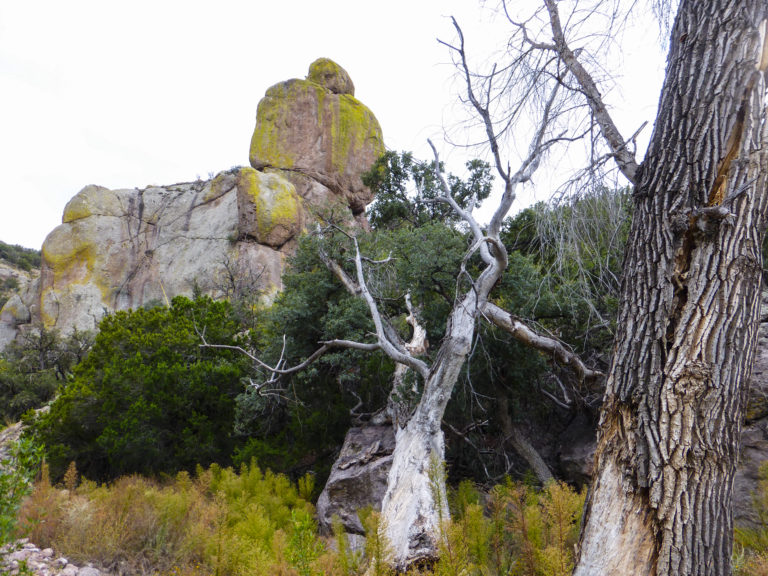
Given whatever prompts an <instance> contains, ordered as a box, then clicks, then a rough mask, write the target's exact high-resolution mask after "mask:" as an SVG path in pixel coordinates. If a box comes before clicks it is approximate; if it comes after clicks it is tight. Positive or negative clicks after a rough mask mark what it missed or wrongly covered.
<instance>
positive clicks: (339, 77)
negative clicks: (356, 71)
mask: <svg viewBox="0 0 768 576" xmlns="http://www.w3.org/2000/svg"><path fill="white" fill-rule="evenodd" d="M307 80H309V81H310V82H314V83H315V84H320V86H322V87H324V88H327V89H328V90H330V91H331V92H333V93H334V94H348V95H349V96H354V95H355V85H354V84H353V83H352V78H350V77H349V74H347V71H346V70H344V68H342V67H341V66H339V65H338V64H336V62H334V61H333V60H331V59H329V58H318V59H317V60H315V61H314V62H312V64H310V65H309V74H307Z"/></svg>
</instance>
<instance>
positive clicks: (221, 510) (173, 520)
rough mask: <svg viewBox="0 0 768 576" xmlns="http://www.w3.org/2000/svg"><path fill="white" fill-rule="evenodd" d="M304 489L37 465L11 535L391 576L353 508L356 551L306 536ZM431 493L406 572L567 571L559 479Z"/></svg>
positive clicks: (147, 564)
mask: <svg viewBox="0 0 768 576" xmlns="http://www.w3.org/2000/svg"><path fill="white" fill-rule="evenodd" d="M431 474H432V475H433V476H434V477H435V479H436V480H437V479H438V475H439V474H444V470H443V469H442V468H441V467H438V466H437V465H435V466H434V469H433V470H432V471H431ZM313 491H314V487H313V486H312V481H311V477H305V478H304V479H303V480H302V481H301V482H300V483H299V485H295V484H292V483H291V482H290V481H289V480H288V478H286V477H285V476H282V475H280V474H274V473H272V472H270V471H269V470H267V471H262V470H260V469H259V468H258V466H256V465H255V464H254V463H252V464H251V465H250V466H243V467H241V469H240V471H239V472H235V471H234V470H232V469H230V468H221V467H220V466H217V465H212V466H211V467H210V468H208V469H202V468H198V470H197V472H196V474H195V475H194V477H193V476H190V474H188V473H186V472H181V473H179V474H178V475H177V476H176V477H175V478H173V479H170V480H167V481H166V482H164V483H159V482H156V481H152V480H148V479H146V478H142V477H139V476H126V477H123V478H120V479H118V480H116V481H115V482H114V483H113V484H111V485H109V486H106V485H96V484H95V483H93V482H89V481H88V480H85V479H82V478H80V477H79V476H78V474H77V470H76V469H75V468H74V467H70V468H69V470H68V471H67V473H66V474H65V476H64V481H63V484H62V485H61V486H58V487H55V486H52V485H51V482H50V478H49V475H48V470H47V467H46V466H43V469H42V472H41V478H40V480H39V481H38V482H37V484H36V485H35V489H34V491H33V493H32V494H31V495H30V496H29V497H28V498H27V499H26V501H25V502H24V504H23V506H22V508H21V512H20V515H19V527H20V529H19V534H21V533H22V532H23V533H24V534H25V535H28V536H29V537H30V538H31V539H32V541H34V542H35V543H36V544H38V545H39V546H45V547H49V546H50V547H52V548H54V549H56V551H57V552H58V553H59V554H62V555H64V556H67V557H68V558H70V559H71V560H72V561H74V562H86V561H90V562H94V563H98V564H99V565H100V566H101V567H102V568H104V569H106V570H108V571H110V572H115V573H120V574H149V573H152V574H160V575H162V576H230V575H232V576H234V575H240V574H254V575H261V574H264V575H267V574H269V575H275V576H320V575H324V576H325V575H327V576H359V575H361V574H363V573H364V572H365V573H366V574H368V575H369V576H391V575H392V574H393V571H392V569H391V568H390V566H389V564H388V560H389V559H390V557H391V549H390V547H389V544H388V542H387V539H386V536H385V529H384V528H385V527H384V525H383V522H382V520H381V517H380V515H379V513H378V512H376V511H374V510H371V509H367V510H363V511H361V512H360V517H361V520H362V522H363V525H364V526H365V528H366V534H367V538H366V546H365V555H364V556H363V554H361V553H359V552H354V551H352V550H350V547H349V543H348V540H347V535H346V534H344V532H343V529H342V527H341V524H340V523H339V522H337V523H336V525H335V526H334V533H335V540H336V547H335V548H336V550H335V551H334V550H332V549H331V548H332V547H331V546H330V545H329V543H327V542H325V541H324V540H323V539H321V538H319V537H318V535H317V528H316V525H315V521H314V509H313V507H312V505H311V504H310V503H309V502H308V501H307V500H306V499H305V498H304V496H308V495H309V494H311V493H313ZM435 496H436V500H437V502H438V504H439V505H440V506H441V508H442V509H443V510H444V511H445V514H444V516H443V520H442V523H441V528H440V531H439V535H438V547H439V552H440V559H439V560H438V561H436V562H435V563H434V564H433V566H432V567H431V569H429V570H428V569H427V568H425V567H422V568H421V569H413V570H411V571H410V572H409V574H410V575H411V576H428V575H430V574H431V575H435V576H500V575H502V574H504V575H506V574H515V575H531V576H563V575H565V574H569V573H570V571H571V570H572V567H573V557H572V550H573V544H574V542H575V538H576V535H577V530H578V522H579V517H580V514H581V507H582V505H583V498H584V496H583V494H577V493H576V492H574V491H573V490H572V489H571V488H569V487H568V486H566V485H564V484H561V483H551V484H549V485H547V486H546V487H545V488H544V489H542V490H539V491H537V490H534V489H532V488H530V487H528V486H525V485H522V484H515V483H512V482H507V483H505V484H502V485H500V486H497V487H496V488H494V489H493V490H492V491H491V493H490V494H489V495H488V494H485V495H483V494H481V493H480V492H479V491H478V490H477V489H476V488H475V487H474V486H473V485H472V484H471V483H469V482H465V483H462V484H460V485H459V486H458V488H457V489H456V490H452V491H450V493H449V494H448V495H445V494H444V493H436V494H435ZM446 504H449V505H450V509H451V513H452V519H449V518H448V515H447V510H448V506H447V505H446ZM364 558H368V559H370V564H369V565H366V562H365V560H364ZM750 574H752V573H750ZM754 574H758V572H754Z"/></svg>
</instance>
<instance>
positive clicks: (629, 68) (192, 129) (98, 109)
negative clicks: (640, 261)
mask: <svg viewBox="0 0 768 576" xmlns="http://www.w3.org/2000/svg"><path fill="white" fill-rule="evenodd" d="M493 5H494V4H493V3H492V2H488V6H493ZM450 15H453V16H455V17H456V18H457V20H458V21H459V22H460V24H461V25H462V27H463V28H464V30H465V33H466V36H467V43H468V49H470V50H473V51H474V52H475V53H477V54H483V53H490V52H491V51H492V50H494V49H496V48H498V47H500V46H503V39H504V34H505V26H504V22H503V20H502V19H501V18H497V17H496V16H495V15H494V13H493V10H490V9H488V8H485V9H484V8H482V7H481V3H480V2H475V1H473V0H408V1H406V0H389V1H387V2H375V3H374V2H367V1H363V0H323V1H316V0H315V1H310V0H306V1H304V0H294V1H292V2H282V3H279V2H262V1H259V0H250V1H244V0H218V1H217V2H211V1H195V0H186V1H175V0H172V1H171V0H149V1H146V0H131V1H130V2H117V1H114V0H94V1H85V0H66V1H63V0H0V171H2V184H1V185H2V191H1V192H0V240H2V241H4V242H8V243H13V244H21V245H23V246H27V247H33V248H39V247H40V246H41V244H42V242H43V240H44V238H45V236H46V235H47V234H48V233H49V232H50V231H51V230H52V229H53V228H54V227H55V226H57V225H58V224H59V223H60V222H61V214H62V211H63V208H64V205H65V204H66V202H67V201H68V200H69V199H70V198H71V197H72V196H73V195H74V194H76V193H77V192H78V191H79V190H80V189H81V188H83V187H84V186H85V185H87V184H99V185H102V186H107V187H109V188H133V187H145V186H147V185H149V184H172V183H175V182H184V181H191V180H195V179H197V178H198V177H202V178H206V177H207V176H208V174H209V173H216V172H218V171H220V170H224V169H228V168H230V167H232V166H235V165H246V164H247V163H248V147H249V142H250V137H251V132H252V130H253V126H254V121H255V113H256V106H257V104H258V102H259V100H260V99H261V97H262V96H263V95H264V92H265V91H266V89H267V88H268V87H269V86H271V85H273V84H275V83H277V82H280V81H282V80H286V79H288V78H303V77H304V76H305V75H306V73H307V68H308V66H309V64H310V63H311V62H312V61H313V60H315V59H316V58H318V57H321V56H322V57H328V58H332V59H333V60H335V61H336V62H338V63H339V64H340V65H341V66H343V67H344V68H345V69H346V70H347V71H348V72H349V74H350V76H351V77H352V80H353V81H354V83H355V87H356V96H357V97H358V98H359V99H360V100H361V101H362V102H363V103H364V104H366V105H367V106H368V107H369V108H370V109H371V110H372V111H373V113H374V114H375V115H376V117H377V118H378V119H379V122H380V123H381V125H382V129H383V132H384V139H385V142H386V144H387V146H388V147H389V148H391V149H395V150H403V149H406V150H413V151H414V152H416V153H417V155H419V156H421V157H425V158H426V157H428V153H427V150H428V148H427V147H426V139H427V138H432V139H433V140H435V142H436V144H437V145H438V148H439V149H440V150H441V154H442V155H443V157H444V158H447V159H448V160H449V162H450V164H451V166H461V165H462V163H463V160H464V158H465V157H467V152H466V151H464V150H455V149H453V148H452V147H451V146H449V145H448V144H445V143H444V141H443V129H444V128H446V129H454V128H455V127H456V126H457V124H458V123H459V122H460V120H461V119H462V116H461V110H460V108H459V107H458V106H456V102H457V93H458V91H459V90H460V89H461V85H460V84H459V83H458V82H457V81H456V79H455V76H454V69H453V68H452V66H451V65H450V57H449V54H448V52H447V50H446V48H445V47H444V46H441V45H440V44H438V42H437V41H436V38H437V37H440V38H445V39H449V40H450V39H452V38H453V28H452V26H451V23H450V20H449V18H448V16H450ZM646 28H648V29H646ZM657 38H658V29H657V28H655V24H653V23H651V24H649V25H647V26H642V25H641V26H639V27H637V29H636V30H634V31H632V32H630V33H629V34H628V35H627V38H626V39H625V42H624V51H623V53H622V55H621V56H620V60H617V62H618V63H619V65H620V67H621V69H622V70H624V71H625V74H624V78H623V79H622V81H621V84H620V88H616V89H614V90H612V91H611V92H610V93H609V94H608V96H607V98H608V100H609V102H610V103H611V105H612V107H613V109H614V111H615V113H616V116H617V118H618V122H619V124H620V127H621V128H622V129H623V131H624V133H625V134H627V135H628V134H631V133H632V132H634V130H636V129H637V127H638V126H639V125H640V124H641V123H642V121H643V120H649V121H651V122H652V120H653V117H654V115H655V109H656V104H657V100H658V92H659V89H660V81H661V77H662V76H661V75H662V71H663V63H664V62H663V56H662V55H661V53H660V50H659V48H658V47H657V45H658V41H657ZM617 58H618V56H617ZM454 134H455V132H454ZM649 135H650V130H647V132H646V134H645V136H646V137H647V136H649Z"/></svg>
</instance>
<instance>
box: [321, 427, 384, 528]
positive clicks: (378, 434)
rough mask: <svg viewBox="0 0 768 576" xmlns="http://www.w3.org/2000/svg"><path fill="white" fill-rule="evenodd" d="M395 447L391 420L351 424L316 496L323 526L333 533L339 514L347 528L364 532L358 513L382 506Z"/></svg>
mask: <svg viewBox="0 0 768 576" xmlns="http://www.w3.org/2000/svg"><path fill="white" fill-rule="evenodd" d="M394 449H395V430H394V428H393V427H392V425H391V424H385V425H381V426H373V425H369V426H363V427H360V428H350V430H349V432H347V436H346V438H345V439H344V445H343V446H342V448H341V452H340V453H339V457H338V458H337V459H336V462H334V463H333V468H332V469H331V474H330V476H329V478H328V482H326V484H325V488H324V489H323V492H322V493H321V494H320V498H319V499H318V500H317V520H318V523H319V525H320V529H321V530H323V531H324V532H325V533H330V532H331V528H332V524H333V518H334V516H338V518H339V520H340V521H341V524H342V526H344V530H345V531H346V532H348V533H350V534H360V535H363V534H365V531H364V529H363V525H362V523H361V522H360V518H359V517H358V515H357V513H358V512H359V511H360V510H361V509H363V508H365V507H366V506H372V507H373V508H374V509H375V510H378V509H380V508H381V501H382V499H383V498H384V492H386V490H387V476H388V475H389V469H390V468H391V467H392V452H393V451H394Z"/></svg>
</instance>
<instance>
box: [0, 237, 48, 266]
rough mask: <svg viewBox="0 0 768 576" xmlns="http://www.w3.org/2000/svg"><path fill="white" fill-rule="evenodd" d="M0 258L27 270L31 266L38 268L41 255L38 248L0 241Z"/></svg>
mask: <svg viewBox="0 0 768 576" xmlns="http://www.w3.org/2000/svg"><path fill="white" fill-rule="evenodd" d="M0 260H5V261H6V262H8V263H9V264H11V265H12V266H15V267H16V268H20V269H22V270H26V271H29V270H32V269H33V268H40V260H41V255H40V250H32V249H31V248H24V247H23V246H19V245H18V244H13V245H11V244H6V243H5V242H0Z"/></svg>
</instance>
